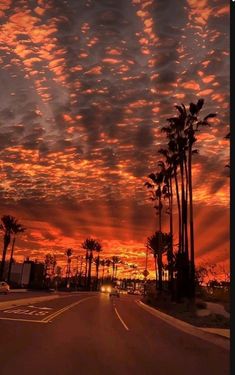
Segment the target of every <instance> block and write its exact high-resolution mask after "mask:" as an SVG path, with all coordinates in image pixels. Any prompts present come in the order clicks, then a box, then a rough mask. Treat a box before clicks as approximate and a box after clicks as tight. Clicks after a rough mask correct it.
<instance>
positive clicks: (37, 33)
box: [0, 0, 229, 262]
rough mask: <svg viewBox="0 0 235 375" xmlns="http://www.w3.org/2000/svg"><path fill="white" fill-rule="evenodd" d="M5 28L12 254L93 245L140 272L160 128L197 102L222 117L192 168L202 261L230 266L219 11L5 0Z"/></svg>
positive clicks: (213, 5)
mask: <svg viewBox="0 0 235 375" xmlns="http://www.w3.org/2000/svg"><path fill="white" fill-rule="evenodd" d="M0 18H1V23H0V62H1V65H2V69H1V72H0V75H1V82H2V90H1V93H0V96H1V101H0V103H1V104H0V160H1V181H2V182H1V186H0V197H1V206H2V208H1V213H2V214H3V213H4V214H5V213H14V214H15V215H16V216H17V217H19V218H20V219H21V220H22V221H23V222H25V225H27V226H28V228H29V230H28V233H27V234H26V235H25V238H24V239H22V240H21V242H19V247H18V254H19V256H22V255H23V254H24V253H25V252H26V250H30V252H31V254H32V256H33V257H34V256H37V255H36V254H38V256H39V257H43V254H44V253H45V252H47V251H55V252H57V253H58V254H61V257H62V254H64V251H65V249H66V247H67V246H70V245H71V246H74V248H78V245H79V244H80V242H81V241H82V240H83V239H84V237H86V236H88V235H95V236H98V237H99V238H101V239H102V240H103V241H104V245H105V246H104V247H105V248H106V252H107V255H108V254H111V253H112V252H113V253H118V252H120V253H121V254H122V255H123V256H124V255H125V257H126V258H129V259H130V260H131V261H137V260H138V261H139V262H141V261H142V258H141V257H143V253H144V251H145V248H144V243H145V240H146V236H148V235H150V234H151V233H152V231H153V230H154V228H155V223H154V220H155V218H154V214H153V210H152V208H151V204H150V203H149V202H148V200H147V194H146V191H145V190H144V188H143V181H144V178H145V176H146V175H147V174H148V173H149V172H150V171H152V170H154V168H155V165H156V161H157V157H158V156H157V150H158V148H159V147H160V146H162V145H163V144H164V142H165V140H164V138H163V135H162V134H161V132H160V128H161V126H162V125H164V124H165V119H166V118H167V117H168V116H169V115H171V114H173V113H174V104H176V103H181V102H184V103H185V104H188V103H189V102H191V101H195V100H197V99H198V98H200V97H203V98H205V110H204V112H205V113H207V112H217V113H218V117H217V119H216V121H214V123H213V126H212V127H211V128H210V129H206V131H205V132H203V133H200V135H199V137H198V149H199V150H200V154H199V155H196V156H195V158H194V170H193V176H194V186H195V206H196V208H195V212H196V214H197V217H196V233H197V238H196V241H197V255H198V259H203V258H205V257H207V256H208V257H209V258H210V259H213V258H216V259H218V261H221V262H223V261H227V260H228V248H229V243H228V242H229V234H228V209H229V208H228V207H229V187H228V186H229V179H228V178H227V172H226V168H224V166H225V165H226V164H227V162H228V159H229V144H228V141H227V140H224V136H225V135H226V134H227V132H228V127H229V124H228V106H229V104H228V102H229V98H228V96H229V92H228V86H229V73H228V72H229V51H228V49H229V47H228V46H229V30H228V24H229V23H228V18H229V6H228V5H227V2H226V1H224V0H198V1H195V0H187V1H186V0H185V1H177V2H176V1H175V0H174V1H173V0H168V1H163V0H132V1H131V0H128V1H126V0H119V1H116V0H102V1H95V0H80V1H77V0H70V1H62V0H37V1H36V0H35V1H28V0H17V1H16V0H15V1H14V0H12V1H11V0H2V1H0ZM206 218H210V220H208V221H207V220H206ZM204 222H205V223H204ZM203 223H204V224H203ZM205 231H208V232H210V233H211V236H208V235H206V236H205ZM212 233H214V234H212ZM207 239H208V240H207ZM222 239H223V240H222ZM16 254H17V253H16ZM61 259H62V258H61Z"/></svg>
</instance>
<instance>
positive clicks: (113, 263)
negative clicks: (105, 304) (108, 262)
mask: <svg viewBox="0 0 235 375" xmlns="http://www.w3.org/2000/svg"><path fill="white" fill-rule="evenodd" d="M118 262H119V257H117V256H115V255H113V256H112V267H113V275H112V280H113V281H114V277H115V268H116V265H117V264H118Z"/></svg>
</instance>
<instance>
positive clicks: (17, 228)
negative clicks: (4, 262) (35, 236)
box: [7, 220, 26, 282]
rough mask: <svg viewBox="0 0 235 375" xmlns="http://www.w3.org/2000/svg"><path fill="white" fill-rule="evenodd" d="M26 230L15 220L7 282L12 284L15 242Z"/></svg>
mask: <svg viewBox="0 0 235 375" xmlns="http://www.w3.org/2000/svg"><path fill="white" fill-rule="evenodd" d="M25 230H26V228H24V227H23V226H22V225H21V224H20V223H18V222H17V220H15V222H13V223H12V234H13V240H12V246H11V255H10V261H9V269H8V276H7V281H8V282H10V277H11V268H12V263H13V255H14V249H15V242H16V237H17V235H18V234H20V233H24V232H25Z"/></svg>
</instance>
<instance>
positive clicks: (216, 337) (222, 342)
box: [136, 301, 230, 350]
mask: <svg viewBox="0 0 235 375" xmlns="http://www.w3.org/2000/svg"><path fill="white" fill-rule="evenodd" d="M136 303H137V305H139V306H140V307H141V308H143V309H144V310H146V311H148V312H149V313H150V314H152V315H154V316H155V317H157V318H160V319H162V320H164V321H165V322H166V323H168V324H170V325H172V326H173V327H175V328H177V329H179V330H181V331H183V332H186V333H189V334H191V335H193V336H196V337H198V338H200V339H202V340H205V341H209V342H212V343H213V344H215V345H218V346H220V347H222V348H223V349H226V350H230V340H229V337H228V336H224V335H220V334H219V333H215V332H212V331H208V329H209V330H210V328H200V327H196V326H193V325H191V324H189V323H186V322H184V321H182V320H179V319H177V318H174V317H173V316H171V315H168V314H165V313H163V312H161V311H159V310H157V309H155V308H154V307H151V306H148V305H146V304H145V303H143V302H141V301H136Z"/></svg>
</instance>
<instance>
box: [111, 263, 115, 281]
mask: <svg viewBox="0 0 235 375" xmlns="http://www.w3.org/2000/svg"><path fill="white" fill-rule="evenodd" d="M112 267H113V275H112V281H113V280H114V270H115V263H114V262H113V264H112Z"/></svg>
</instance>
